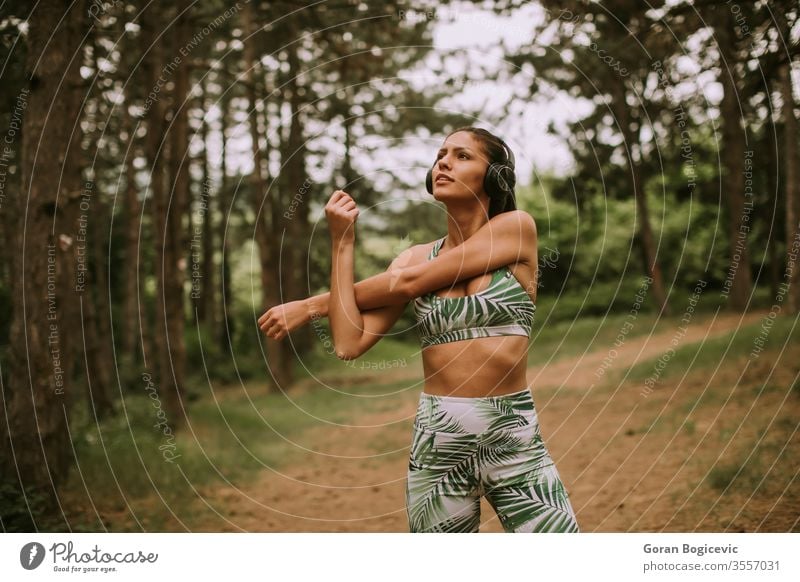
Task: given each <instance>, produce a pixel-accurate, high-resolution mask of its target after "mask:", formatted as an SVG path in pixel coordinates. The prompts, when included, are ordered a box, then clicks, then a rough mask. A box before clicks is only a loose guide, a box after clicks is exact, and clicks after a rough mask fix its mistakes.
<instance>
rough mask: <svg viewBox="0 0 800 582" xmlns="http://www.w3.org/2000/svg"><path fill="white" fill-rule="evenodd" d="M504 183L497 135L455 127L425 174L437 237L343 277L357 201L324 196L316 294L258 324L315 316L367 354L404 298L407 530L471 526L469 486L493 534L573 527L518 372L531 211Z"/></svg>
mask: <svg viewBox="0 0 800 582" xmlns="http://www.w3.org/2000/svg"><path fill="white" fill-rule="evenodd" d="M515 181H516V180H515V176H514V158H513V153H512V152H511V150H510V149H509V148H508V146H507V145H506V144H505V142H503V141H502V140H500V139H499V138H497V137H495V136H494V135H492V134H491V133H489V132H488V131H486V130H483V129H479V128H473V127H467V128H461V129H457V130H455V131H454V132H452V133H451V134H450V135H449V136H448V137H447V139H446V140H445V142H444V144H443V146H442V148H441V149H440V150H439V153H438V155H437V158H436V163H435V164H434V166H433V168H432V169H431V170H430V171H429V172H428V176H427V181H426V182H427V184H426V185H427V187H428V191H429V192H430V193H432V194H433V196H434V198H436V199H437V200H439V201H441V202H443V203H444V204H445V205H446V207H447V215H448V219H447V221H448V225H447V226H448V229H447V235H446V236H444V237H442V238H440V239H438V240H436V241H434V242H433V243H428V244H422V245H417V246H415V247H412V248H410V249H408V250H407V251H406V252H404V253H402V254H401V255H400V256H398V257H397V258H396V259H395V260H394V261H393V262H392V264H391V265H390V267H389V269H388V270H387V272H386V273H383V274H381V275H377V276H375V277H371V278H369V279H367V280H365V281H362V282H360V283H358V284H357V285H355V284H354V282H353V247H354V244H355V222H356V219H357V217H358V208H357V206H356V204H355V202H354V201H353V199H352V198H351V197H350V196H349V195H348V194H347V193H346V192H343V191H336V192H334V194H333V195H332V196H331V198H330V200H329V201H328V204H327V205H326V207H325V212H326V216H327V220H328V225H329V229H330V233H331V242H332V254H333V261H332V269H331V291H330V293H329V294H324V295H320V296H317V297H312V298H310V299H309V300H305V301H302V302H293V304H287V305H286V306H278V308H277V309H276V308H273V309H272V310H270V311H268V312H267V313H266V314H264V316H262V317H261V318H260V319H259V324H260V325H261V329H262V330H263V331H265V333H267V334H268V335H270V336H271V337H274V338H276V339H280V338H281V337H284V336H285V335H286V333H288V331H290V330H291V329H294V328H295V327H297V326H298V325H301V324H302V323H305V322H306V321H307V320H308V318H310V317H313V316H314V315H313V314H315V313H316V314H320V315H322V314H325V313H327V315H328V317H329V319H330V325H331V331H332V334H333V340H334V345H335V348H336V352H337V356H338V357H339V358H341V359H346V360H347V359H352V358H357V357H359V356H360V355H361V354H363V353H364V352H366V351H367V350H369V349H370V348H371V347H372V346H373V345H374V344H375V343H376V342H377V341H378V340H379V339H380V338H381V337H382V336H383V334H385V333H386V332H388V331H389V329H391V327H392V326H393V325H394V323H395V322H396V321H397V319H398V318H399V317H400V315H401V314H402V313H403V311H404V308H405V306H406V304H407V302H409V301H412V300H413V302H414V313H415V316H416V318H417V322H418V332H419V337H420V342H421V345H422V357H423V368H424V371H425V388H424V390H423V392H422V394H421V396H420V400H419V405H418V408H417V415H416V418H415V421H414V428H413V434H412V445H411V454H410V460H409V469H408V483H407V487H406V501H407V510H408V518H409V525H410V529H411V531H412V532H417V531H420V532H421V531H431V532H444V531H455V532H477V531H478V527H479V524H480V497H481V496H482V495H485V496H486V498H487V500H488V501H489V503H490V504H491V505H492V507H493V508H494V509H495V511H496V512H497V514H498V516H499V518H500V521H501V523H502V525H503V528H504V529H505V531H515V532H523V531H525V532H533V531H536V532H555V531H562V532H576V531H578V525H577V522H576V519H575V514H574V511H573V509H572V506H571V504H570V502H569V498H568V497H569V496H568V494H567V492H566V490H565V488H564V486H563V484H562V482H561V479H560V477H559V474H558V471H557V470H556V467H555V465H554V464H553V461H552V459H551V457H550V455H549V453H548V451H547V449H546V447H545V445H544V443H543V442H542V437H541V434H540V431H539V423H538V419H537V415H536V410H535V407H534V403H533V399H532V396H531V392H530V389H529V387H528V382H527V380H526V375H525V374H526V367H527V353H528V340H529V336H530V330H531V325H532V322H533V314H534V311H535V309H536V306H535V300H536V288H537V285H536V277H537V272H536V267H537V251H536V244H537V240H536V225H535V223H534V221H533V219H532V218H531V216H530V215H528V214H527V213H525V212H521V211H517V210H515V206H516V205H515V202H514V185H515Z"/></svg>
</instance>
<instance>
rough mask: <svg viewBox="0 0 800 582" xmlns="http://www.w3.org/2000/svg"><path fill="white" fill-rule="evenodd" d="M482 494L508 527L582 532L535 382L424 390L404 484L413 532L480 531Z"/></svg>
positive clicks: (513, 528)
mask: <svg viewBox="0 0 800 582" xmlns="http://www.w3.org/2000/svg"><path fill="white" fill-rule="evenodd" d="M483 495H485V496H486V499H487V500H488V501H489V503H490V504H491V506H492V507H493V508H494V510H495V512H497V515H498V517H499V519H500V523H501V524H502V526H503V529H504V530H505V531H507V532H577V531H579V529H578V523H577V521H576V519H575V512H574V511H573V509H572V505H571V504H570V502H569V494H568V493H567V491H566V489H565V488H564V485H563V484H562V482H561V478H560V476H559V474H558V471H557V470H556V467H555V464H554V463H553V460H552V459H551V457H550V454H549V452H548V451H547V449H546V448H545V445H544V442H543V441H542V436H541V433H540V432H539V420H538V417H537V415H536V409H535V408H534V405H533V397H532V395H531V392H530V389H528V388H526V389H525V390H522V391H520V392H515V393H513V394H505V395H502V396H487V397H480V398H462V397H453V396H434V395H431V394H426V393H424V392H423V393H422V395H421V396H420V400H419V406H418V408H417V415H416V418H415V420H414V428H413V432H412V443H411V455H410V459H409V464H408V482H407V484H406V505H407V511H408V521H409V527H410V529H411V531H412V532H477V531H478V527H479V525H480V498H481V496H483Z"/></svg>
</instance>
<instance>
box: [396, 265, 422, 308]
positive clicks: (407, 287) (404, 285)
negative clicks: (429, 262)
mask: <svg viewBox="0 0 800 582" xmlns="http://www.w3.org/2000/svg"><path fill="white" fill-rule="evenodd" d="M394 290H395V291H396V292H397V294H398V295H399V296H400V298H401V299H402V300H403V301H404V302H406V303H407V302H409V301H412V300H413V299H416V298H417V296H418V293H417V281H416V280H415V278H414V272H413V271H412V270H411V269H404V270H403V272H402V273H401V274H400V276H399V277H398V280H397V282H396V289H394Z"/></svg>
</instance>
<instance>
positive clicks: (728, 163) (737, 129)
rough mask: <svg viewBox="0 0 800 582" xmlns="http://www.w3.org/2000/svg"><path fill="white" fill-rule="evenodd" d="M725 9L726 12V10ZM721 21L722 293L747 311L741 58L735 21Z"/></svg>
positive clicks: (735, 307)
mask: <svg viewBox="0 0 800 582" xmlns="http://www.w3.org/2000/svg"><path fill="white" fill-rule="evenodd" d="M723 10H724V9H723ZM724 14H725V17H724V18H722V19H721V20H718V21H717V22H718V25H717V27H716V29H715V34H716V37H717V43H718V45H719V50H720V55H721V57H722V62H721V63H720V67H721V69H722V73H721V75H720V82H721V83H722V87H723V91H724V93H723V96H722V103H720V113H721V117H722V140H723V141H722V167H723V169H724V175H723V178H722V180H723V185H722V191H723V196H724V197H725V199H726V201H727V213H728V237H729V244H730V261H731V262H730V267H729V269H728V273H727V276H726V279H725V282H724V284H723V293H724V294H730V298H731V305H730V307H731V309H733V310H734V311H744V309H745V308H746V306H747V302H748V301H749V300H750V293H751V290H752V283H751V276H750V253H749V251H748V233H749V218H750V217H749V216H745V213H746V212H747V213H748V214H749V213H750V212H751V211H752V194H751V197H750V200H749V201H748V202H747V204H748V205H749V210H745V191H744V187H745V183H744V177H745V176H744V170H745V155H746V153H745V150H746V145H745V143H746V142H745V134H744V129H743V128H742V121H743V116H744V113H743V112H742V111H741V110H740V101H739V95H740V92H739V91H738V84H737V81H736V80H737V78H738V75H737V66H738V57H737V54H736V53H737V50H736V46H735V42H736V41H735V39H734V38H733V34H732V32H731V31H732V30H733V21H732V19H731V18H730V14H729V11H727V10H724Z"/></svg>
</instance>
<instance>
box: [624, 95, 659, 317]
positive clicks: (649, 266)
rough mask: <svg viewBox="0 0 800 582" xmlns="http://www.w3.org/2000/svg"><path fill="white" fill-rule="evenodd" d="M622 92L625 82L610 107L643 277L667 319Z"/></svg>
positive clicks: (638, 150)
mask: <svg viewBox="0 0 800 582" xmlns="http://www.w3.org/2000/svg"><path fill="white" fill-rule="evenodd" d="M625 91H626V88H625V84H624V81H622V80H619V82H618V85H617V91H616V95H614V101H613V105H612V106H613V107H614V109H615V116H616V117H617V119H618V120H619V124H620V130H621V132H622V136H623V139H624V140H625V144H626V146H627V150H628V153H627V158H628V162H629V164H630V169H629V174H628V177H629V183H630V187H631V190H632V193H633V198H634V200H635V201H636V218H637V223H638V238H639V244H640V245H641V247H640V248H641V251H642V261H643V263H644V268H645V274H646V275H647V276H648V277H649V278H650V279H651V280H652V281H651V283H650V288H651V289H652V291H653V298H654V299H655V303H656V306H657V307H658V310H659V312H660V313H662V314H663V315H669V314H670V309H669V301H668V299H667V294H666V292H665V289H664V278H663V275H662V273H661V265H659V263H658V257H657V255H656V250H655V242H654V241H653V229H652V227H651V226H650V210H649V206H648V204H647V196H646V193H645V191H644V186H643V185H642V177H641V166H642V160H641V156H642V146H641V143H640V142H639V129H638V126H637V128H635V129H634V128H631V121H632V120H631V115H630V112H629V110H628V106H627V104H626V100H625ZM637 158H638V159H637Z"/></svg>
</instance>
